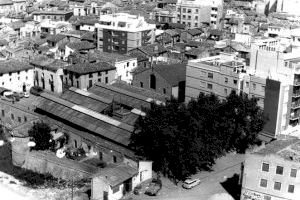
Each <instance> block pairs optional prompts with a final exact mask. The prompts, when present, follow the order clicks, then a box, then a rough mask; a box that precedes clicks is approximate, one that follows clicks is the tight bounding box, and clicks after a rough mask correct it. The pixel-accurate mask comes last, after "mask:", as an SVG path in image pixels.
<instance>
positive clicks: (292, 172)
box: [290, 169, 297, 178]
mask: <svg viewBox="0 0 300 200" xmlns="http://www.w3.org/2000/svg"><path fill="white" fill-rule="evenodd" d="M290 176H291V177H293V178H296V176H297V169H291V174H290Z"/></svg>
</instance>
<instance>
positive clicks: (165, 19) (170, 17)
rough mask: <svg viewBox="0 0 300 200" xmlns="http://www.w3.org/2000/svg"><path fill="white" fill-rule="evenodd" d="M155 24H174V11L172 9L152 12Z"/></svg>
mask: <svg viewBox="0 0 300 200" xmlns="http://www.w3.org/2000/svg"><path fill="white" fill-rule="evenodd" d="M154 19H155V22H159V23H162V24H164V23H175V22H176V11H175V8H174V9H172V10H171V9H159V10H156V11H155V12H154Z"/></svg>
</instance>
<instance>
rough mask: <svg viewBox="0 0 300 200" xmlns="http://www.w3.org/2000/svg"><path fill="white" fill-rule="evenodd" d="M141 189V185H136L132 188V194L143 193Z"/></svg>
mask: <svg viewBox="0 0 300 200" xmlns="http://www.w3.org/2000/svg"><path fill="white" fill-rule="evenodd" d="M142 189H143V187H142V186H141V185H138V186H136V187H135V188H134V189H133V194H135V195H140V194H142V193H143V192H142Z"/></svg>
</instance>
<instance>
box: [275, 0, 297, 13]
mask: <svg viewBox="0 0 300 200" xmlns="http://www.w3.org/2000/svg"><path fill="white" fill-rule="evenodd" d="M299 7H300V1H299V0H278V1H277V9H276V12H280V13H286V14H289V15H296V16H299V15H300V13H299V9H298V8H299Z"/></svg>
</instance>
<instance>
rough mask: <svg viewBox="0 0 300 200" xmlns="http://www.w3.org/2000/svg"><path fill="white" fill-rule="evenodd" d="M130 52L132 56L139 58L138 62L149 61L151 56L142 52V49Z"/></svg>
mask: <svg viewBox="0 0 300 200" xmlns="http://www.w3.org/2000/svg"><path fill="white" fill-rule="evenodd" d="M128 54H129V55H130V56H131V57H134V58H137V61H138V62H141V61H149V58H148V57H147V56H146V55H145V54H144V53H142V52H140V51H129V52H128Z"/></svg>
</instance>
